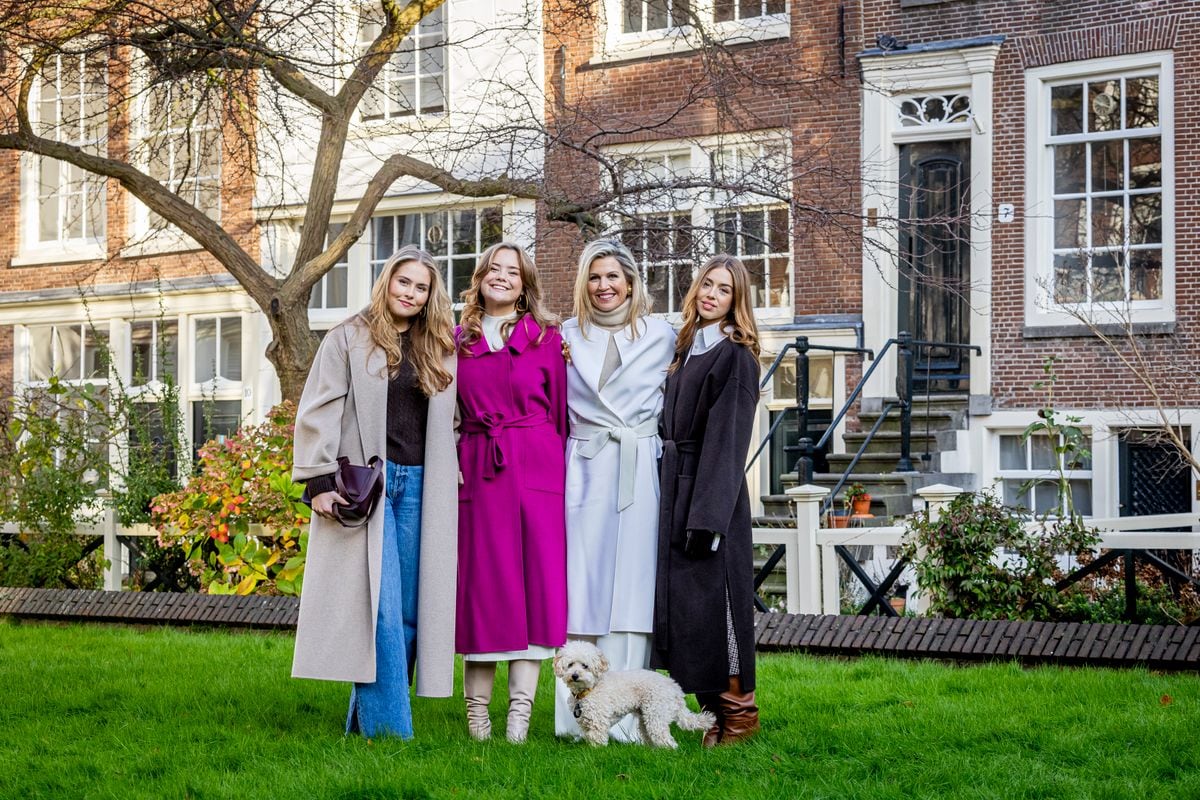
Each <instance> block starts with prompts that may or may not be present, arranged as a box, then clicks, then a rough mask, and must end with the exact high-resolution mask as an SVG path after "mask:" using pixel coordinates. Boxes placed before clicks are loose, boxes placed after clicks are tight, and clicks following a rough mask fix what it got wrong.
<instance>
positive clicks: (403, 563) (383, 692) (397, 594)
mask: <svg viewBox="0 0 1200 800" xmlns="http://www.w3.org/2000/svg"><path fill="white" fill-rule="evenodd" d="M424 472H425V469H424V467H406V466H401V465H400V464H393V463H392V462H390V461H389V462H388V463H387V486H386V489H385V490H384V496H383V508H382V509H381V511H380V513H382V514H383V515H384V517H383V569H382V572H381V574H380V580H379V615H378V617H376V622H375V682H374V683H356V684H354V688H353V689H352V690H351V692H350V712H349V713H348V714H347V716H346V733H361V734H362V735H363V736H368V737H374V736H399V737H400V738H401V739H411V738H412V735H413V728H412V701H411V700H410V698H409V694H408V687H409V682H410V681H411V679H412V673H413V664H414V661H415V660H416V654H417V650H416V643H417V573H418V566H419V564H420V555H421V485H422V483H423V480H424Z"/></svg>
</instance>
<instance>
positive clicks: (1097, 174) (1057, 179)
mask: <svg viewBox="0 0 1200 800" xmlns="http://www.w3.org/2000/svg"><path fill="white" fill-rule="evenodd" d="M1171 65H1172V59H1171V55H1170V54H1169V53H1158V54H1146V55H1139V56H1128V57H1121V58H1117V59H1104V60H1096V61H1087V62H1077V63H1075V64H1071V65H1056V66H1054V67H1044V68H1038V69H1036V70H1030V71H1029V73H1027V85H1026V89H1027V109H1028V112H1029V120H1030V124H1029V125H1028V126H1027V129H1028V131H1029V133H1028V135H1029V137H1030V145H1029V147H1030V149H1029V155H1030V158H1029V166H1028V169H1029V176H1028V178H1029V180H1028V187H1029V188H1028V192H1029V197H1028V204H1029V210H1028V212H1027V215H1026V218H1027V228H1028V230H1027V239H1026V247H1027V252H1026V257H1027V261H1028V263H1029V264H1030V265H1031V267H1032V269H1031V270H1030V272H1029V274H1028V275H1027V281H1028V283H1029V285H1028V291H1027V298H1028V302H1027V316H1028V318H1029V322H1030V324H1034V325H1036V324H1058V323H1063V322H1070V321H1078V320H1079V318H1081V317H1082V318H1083V319H1085V320H1087V321H1093V322H1097V323H1104V322H1126V321H1129V322H1142V321H1145V322H1158V321H1168V320H1171V319H1173V318H1174V283H1175V278H1174V255H1173V244H1174V200H1173V188H1174V187H1173V184H1174V179H1173V175H1174V169H1173V153H1174V143H1173V140H1172V135H1173V134H1172V131H1173V129H1174V125H1173V121H1172V118H1173V115H1172V112H1173V109H1172V100H1173V91H1172V74H1173V69H1172V66H1171Z"/></svg>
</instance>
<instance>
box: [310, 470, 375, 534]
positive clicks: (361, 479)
mask: <svg viewBox="0 0 1200 800" xmlns="http://www.w3.org/2000/svg"><path fill="white" fill-rule="evenodd" d="M383 464H384V462H383V459H381V458H380V457H379V456H371V460H370V461H368V462H367V465H366V466H365V467H360V466H358V465H357V464H351V463H350V459H349V458H346V456H338V460H337V469H336V470H335V471H334V473H333V482H334V484H335V485H336V486H337V492H338V494H340V495H341V496H342V497H344V498H345V499H346V500H347V501H348V505H344V506H343V505H338V504H337V503H335V504H334V506H333V516H334V518H335V519H337V521H338V522H339V523H341V524H342V525H343V526H344V527H347V528H357V527H359V526H361V525H365V524H366V522H367V520H368V519H369V518H370V517H371V512H372V511H374V510H375V504H376V503H378V502H379V498H380V497H381V496H382V495H383V481H384V477H383ZM300 499H301V500H302V501H303V502H305V503H307V504H308V505H309V506H312V498H311V497H309V496H308V489H307V488H305V490H304V496H303V497H301V498H300Z"/></svg>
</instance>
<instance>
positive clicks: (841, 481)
mask: <svg viewBox="0 0 1200 800" xmlns="http://www.w3.org/2000/svg"><path fill="white" fill-rule="evenodd" d="M896 406H897V404H896V403H888V404H887V405H885V406H884V407H883V411H881V412H880V414H879V417H878V418H877V419H876V420H875V424H874V425H873V426H872V427H871V430H870V432H869V433H868V434H867V436H866V438H865V439H863V442H862V444H860V445H859V446H858V452H857V453H855V454H854V458H852V459H850V464H849V465H847V467H846V469H845V470H843V471H842V476H841V477H840V478H838V481H837V483H836V484H834V486H833V489H831V490H830V491H829V494H827V495H826V496H825V500H824V502H822V503H821V513H822V514H824V513H825V512H826V511H828V510H829V509H830V508H832V507H833V499H834V498H835V497H837V493H838V492H840V491H841V490H842V487H843V486H845V485H846V481H848V480H849V479H850V476H851V475H852V474H854V468H855V467H856V466H858V461H859V459H861V458H862V455H863V453H865V452H866V450H867V445H869V444H870V443H871V440H872V439H874V438H875V434H876V433H877V432H878V431H879V427H880V426H881V425H883V421H884V420H885V419H887V415H888V414H889V413H891V411H892V409H893V408H895V407H896Z"/></svg>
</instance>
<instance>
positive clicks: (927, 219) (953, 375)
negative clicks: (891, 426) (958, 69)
mask: <svg viewBox="0 0 1200 800" xmlns="http://www.w3.org/2000/svg"><path fill="white" fill-rule="evenodd" d="M899 177H900V208H899V212H900V227H899V233H900V237H899V245H900V275H899V283H898V289H899V294H900V307H899V330H901V331H908V332H909V333H911V334H912V335H913V337H914V338H915V339H918V340H923V341H928V342H945V343H951V344H969V343H970V318H969V316H968V313H969V308H968V304H967V294H968V291H969V286H970V274H971V269H970V244H971V242H970V240H971V213H970V212H971V199H970V198H971V193H970V142H969V141H968V140H966V139H961V140H952V141H945V142H920V143H916V144H906V145H901V147H900V176H899ZM916 356H917V360H916V370H915V372H916V378H917V380H918V381H919V382H921V383H923V384H926V385H927V387H928V388H929V389H931V390H934V391H937V390H948V391H964V390H965V389H966V383H967V380H968V378H969V371H968V365H969V363H970V361H969V358H968V353H967V351H966V350H964V349H961V348H954V347H945V346H930V347H920V348H918V350H917V353H916Z"/></svg>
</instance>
